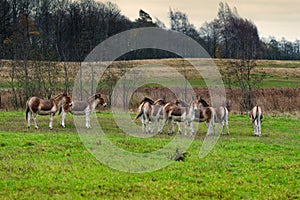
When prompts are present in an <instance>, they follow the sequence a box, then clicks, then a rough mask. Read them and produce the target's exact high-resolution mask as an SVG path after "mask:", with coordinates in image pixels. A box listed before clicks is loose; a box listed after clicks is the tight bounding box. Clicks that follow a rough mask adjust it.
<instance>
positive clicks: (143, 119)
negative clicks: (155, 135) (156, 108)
mask: <svg viewBox="0 0 300 200" xmlns="http://www.w3.org/2000/svg"><path fill="white" fill-rule="evenodd" d="M145 131H146V122H145V118H144V115H143V116H142V132H143V133H145Z"/></svg>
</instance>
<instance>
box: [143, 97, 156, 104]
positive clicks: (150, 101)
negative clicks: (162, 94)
mask: <svg viewBox="0 0 300 200" xmlns="http://www.w3.org/2000/svg"><path fill="white" fill-rule="evenodd" d="M144 102H148V103H150V104H154V101H153V100H152V99H150V98H149V97H144V99H143V100H142V101H141V103H140V104H142V103H144Z"/></svg>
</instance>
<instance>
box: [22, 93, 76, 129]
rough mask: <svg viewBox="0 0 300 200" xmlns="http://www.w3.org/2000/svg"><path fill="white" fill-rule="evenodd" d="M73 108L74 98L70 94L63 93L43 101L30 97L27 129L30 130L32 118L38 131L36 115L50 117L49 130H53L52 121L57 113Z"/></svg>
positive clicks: (27, 106) (27, 108) (27, 111)
mask: <svg viewBox="0 0 300 200" xmlns="http://www.w3.org/2000/svg"><path fill="white" fill-rule="evenodd" d="M62 106H64V107H66V108H69V107H72V98H71V97H70V96H69V94H68V93H66V92H65V93H63V94H59V95H57V96H55V97H54V98H51V99H47V100H44V99H41V98H38V97H30V98H29V99H28V101H27V102H26V121H27V127H28V128H30V117H31V116H32V118H33V121H34V128H35V129H38V126H37V122H36V115H37V114H39V115H50V123H49V128H50V129H52V128H53V127H52V121H53V116H54V115H55V113H56V112H57V111H58V110H59V109H60V108H61V107H62Z"/></svg>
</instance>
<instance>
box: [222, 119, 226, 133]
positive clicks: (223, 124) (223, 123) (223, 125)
mask: <svg viewBox="0 0 300 200" xmlns="http://www.w3.org/2000/svg"><path fill="white" fill-rule="evenodd" d="M221 125H222V133H221V134H222V135H224V127H225V122H224V120H223V121H222V122H221Z"/></svg>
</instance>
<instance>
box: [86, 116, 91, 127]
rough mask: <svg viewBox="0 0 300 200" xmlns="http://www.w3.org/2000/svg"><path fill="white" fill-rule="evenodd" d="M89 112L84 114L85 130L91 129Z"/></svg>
mask: <svg viewBox="0 0 300 200" xmlns="http://www.w3.org/2000/svg"><path fill="white" fill-rule="evenodd" d="M90 114H91V113H90V112H86V113H85V126H86V128H91V125H90Z"/></svg>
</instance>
